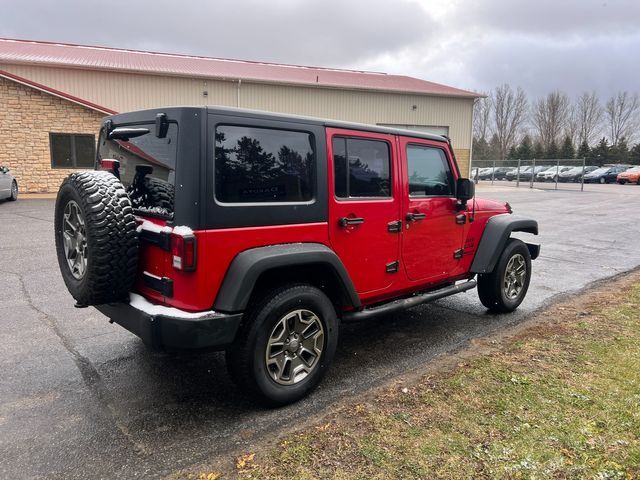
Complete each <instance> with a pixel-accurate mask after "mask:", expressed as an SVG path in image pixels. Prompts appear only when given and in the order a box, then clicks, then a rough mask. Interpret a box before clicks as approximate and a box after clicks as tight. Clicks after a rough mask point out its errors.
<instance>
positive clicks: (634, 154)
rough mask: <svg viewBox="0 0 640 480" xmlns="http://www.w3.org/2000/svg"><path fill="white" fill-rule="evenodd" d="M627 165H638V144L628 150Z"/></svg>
mask: <svg viewBox="0 0 640 480" xmlns="http://www.w3.org/2000/svg"><path fill="white" fill-rule="evenodd" d="M629 163H631V164H632V165H640V143H636V144H635V146H634V147H633V148H632V149H631V150H629Z"/></svg>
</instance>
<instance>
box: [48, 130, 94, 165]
mask: <svg viewBox="0 0 640 480" xmlns="http://www.w3.org/2000/svg"><path fill="white" fill-rule="evenodd" d="M49 145H50V149H51V167H52V168H92V167H93V162H94V159H95V157H96V137H95V136H94V135H85V134H76V133H49Z"/></svg>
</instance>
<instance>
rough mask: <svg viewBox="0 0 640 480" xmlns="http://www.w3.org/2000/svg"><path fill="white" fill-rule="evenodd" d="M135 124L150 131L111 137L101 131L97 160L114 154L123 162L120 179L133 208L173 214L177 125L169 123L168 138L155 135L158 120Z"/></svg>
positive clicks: (160, 213) (153, 212)
mask: <svg viewBox="0 0 640 480" xmlns="http://www.w3.org/2000/svg"><path fill="white" fill-rule="evenodd" d="M135 127H136V128H147V129H148V130H149V133H147V134H145V135H142V136H139V137H134V138H130V139H129V140H109V139H107V138H105V136H104V134H103V133H102V134H101V135H100V141H99V145H98V161H100V160H103V159H111V158H112V159H115V160H118V161H119V162H120V180H121V181H122V183H123V184H124V186H125V188H126V189H127V193H129V197H130V198H131V203H132V204H133V208H134V210H136V211H137V212H138V213H141V214H150V215H155V216H159V217H163V218H172V217H173V212H174V190H175V188H174V185H175V168H176V156H177V146H178V125H177V124H176V123H169V128H168V130H167V136H166V137H165V138H158V137H156V135H155V129H156V127H155V123H153V124H151V123H150V124H145V125H135ZM103 132H104V130H103Z"/></svg>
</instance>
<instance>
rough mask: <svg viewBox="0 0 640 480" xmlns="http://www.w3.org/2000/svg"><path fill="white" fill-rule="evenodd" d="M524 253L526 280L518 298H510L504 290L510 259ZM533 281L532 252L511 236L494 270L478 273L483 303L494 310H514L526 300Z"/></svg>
mask: <svg viewBox="0 0 640 480" xmlns="http://www.w3.org/2000/svg"><path fill="white" fill-rule="evenodd" d="M515 255H522V257H524V261H525V265H526V275H525V281H524V284H523V286H522V289H521V290H520V292H519V294H518V295H517V297H516V298H513V299H512V298H508V297H507V295H506V294H505V291H504V277H505V270H506V268H507V264H508V263H509V260H510V259H511V258H512V257H514V256H515ZM530 281H531V254H530V253H529V249H528V248H527V246H526V245H525V244H524V242H522V240H518V239H516V238H510V239H509V241H508V242H507V245H506V246H505V248H504V250H503V251H502V254H501V255H500V258H498V262H497V263H496V266H495V268H494V269H493V272H491V273H483V274H480V275H478V296H479V297H480V301H481V302H482V304H483V305H484V306H485V307H487V308H488V309H489V310H490V311H492V312H497V313H508V312H512V311H514V310H515V309H516V308H518V306H519V305H520V304H521V303H522V301H523V300H524V297H525V296H526V294H527V290H528V289H529V282H530Z"/></svg>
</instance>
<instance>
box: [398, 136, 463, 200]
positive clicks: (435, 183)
mask: <svg viewBox="0 0 640 480" xmlns="http://www.w3.org/2000/svg"><path fill="white" fill-rule="evenodd" d="M407 167H408V168H407V175H408V177H409V196H411V197H427V196H448V195H453V176H452V174H451V169H450V168H449V162H447V157H446V156H445V154H444V151H442V150H441V149H439V148H435V147H427V146H423V145H408V146H407Z"/></svg>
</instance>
